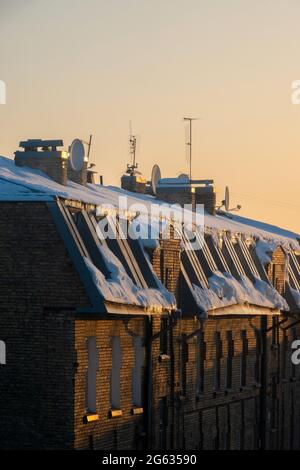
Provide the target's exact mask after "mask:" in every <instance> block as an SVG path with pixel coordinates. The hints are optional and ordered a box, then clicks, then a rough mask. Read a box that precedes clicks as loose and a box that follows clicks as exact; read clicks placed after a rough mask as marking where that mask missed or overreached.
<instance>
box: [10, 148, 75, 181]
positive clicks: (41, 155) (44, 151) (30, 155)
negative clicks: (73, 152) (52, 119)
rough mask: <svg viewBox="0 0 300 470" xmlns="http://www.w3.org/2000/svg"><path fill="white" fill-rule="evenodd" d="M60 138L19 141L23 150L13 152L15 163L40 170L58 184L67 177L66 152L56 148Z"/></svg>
mask: <svg viewBox="0 0 300 470" xmlns="http://www.w3.org/2000/svg"><path fill="white" fill-rule="evenodd" d="M62 146H63V141H62V140H41V139H29V140H26V141H23V142H20V145H19V147H21V148H22V149H23V151H19V150H18V151H17V152H15V165H17V166H25V167H29V168H33V169H35V170H40V171H43V172H44V173H46V175H48V176H49V177H50V178H52V179H53V180H54V181H56V182H57V183H59V184H63V185H66V184H67V179H68V152H65V151H63V150H57V147H62Z"/></svg>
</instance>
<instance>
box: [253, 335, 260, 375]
mask: <svg viewBox="0 0 300 470" xmlns="http://www.w3.org/2000/svg"><path fill="white" fill-rule="evenodd" d="M255 338H256V347H255V363H254V378H255V381H256V382H257V383H260V356H261V334H260V332H259V331H256V332H255Z"/></svg>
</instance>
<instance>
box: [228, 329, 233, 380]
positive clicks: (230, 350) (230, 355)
mask: <svg viewBox="0 0 300 470" xmlns="http://www.w3.org/2000/svg"><path fill="white" fill-rule="evenodd" d="M227 351H228V352H227V360H226V388H228V389H229V388H232V362H233V357H234V342H233V339H232V331H227Z"/></svg>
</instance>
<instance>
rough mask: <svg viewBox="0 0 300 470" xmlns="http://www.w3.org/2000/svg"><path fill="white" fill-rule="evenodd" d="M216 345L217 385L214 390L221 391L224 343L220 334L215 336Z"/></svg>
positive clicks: (217, 333)
mask: <svg viewBox="0 0 300 470" xmlns="http://www.w3.org/2000/svg"><path fill="white" fill-rule="evenodd" d="M215 344H216V357H215V371H214V375H215V383H214V390H215V391H217V390H220V386H221V358H222V341H221V334H220V332H216V335H215Z"/></svg>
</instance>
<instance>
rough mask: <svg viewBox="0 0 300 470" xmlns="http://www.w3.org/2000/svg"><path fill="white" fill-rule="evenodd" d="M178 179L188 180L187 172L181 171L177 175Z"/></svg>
mask: <svg viewBox="0 0 300 470" xmlns="http://www.w3.org/2000/svg"><path fill="white" fill-rule="evenodd" d="M178 178H179V179H180V180H189V179H190V177H189V175H188V174H187V173H181V175H179V176H178Z"/></svg>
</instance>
